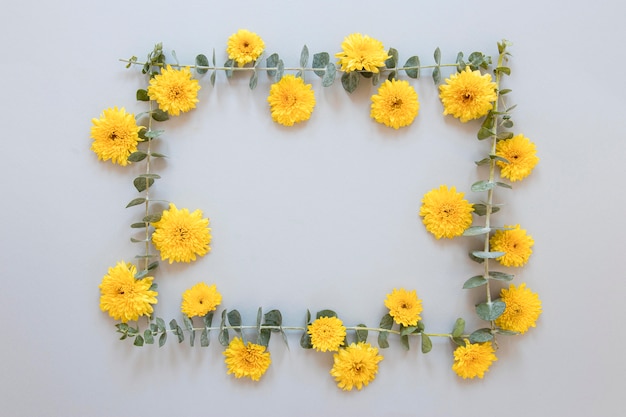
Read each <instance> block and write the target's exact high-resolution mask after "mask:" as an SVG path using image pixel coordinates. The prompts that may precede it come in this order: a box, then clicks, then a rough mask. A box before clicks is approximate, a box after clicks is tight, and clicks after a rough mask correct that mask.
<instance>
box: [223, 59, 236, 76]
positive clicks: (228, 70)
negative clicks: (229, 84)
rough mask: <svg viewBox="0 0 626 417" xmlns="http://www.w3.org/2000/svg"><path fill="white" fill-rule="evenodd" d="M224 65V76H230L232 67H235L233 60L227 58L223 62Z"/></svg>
mask: <svg viewBox="0 0 626 417" xmlns="http://www.w3.org/2000/svg"><path fill="white" fill-rule="evenodd" d="M224 67H225V68H226V71H224V73H225V74H226V78H231V77H232V76H233V72H234V71H233V68H235V60H234V59H229V60H228V61H226V62H225V63H224Z"/></svg>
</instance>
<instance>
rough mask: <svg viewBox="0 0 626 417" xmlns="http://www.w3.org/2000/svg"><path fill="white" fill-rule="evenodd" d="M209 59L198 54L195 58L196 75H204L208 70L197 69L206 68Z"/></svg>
mask: <svg viewBox="0 0 626 417" xmlns="http://www.w3.org/2000/svg"><path fill="white" fill-rule="evenodd" d="M208 66H209V59H208V58H207V57H206V55H204V54H199V55H197V56H196V72H197V73H198V74H206V73H207V72H208V71H209V69H208V68H198V67H208Z"/></svg>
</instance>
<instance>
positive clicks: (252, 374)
mask: <svg viewBox="0 0 626 417" xmlns="http://www.w3.org/2000/svg"><path fill="white" fill-rule="evenodd" d="M223 354H224V356H226V359H225V362H226V365H227V366H228V374H234V375H235V378H242V377H244V376H245V377H248V378H250V379H251V380H253V381H258V380H259V379H261V377H262V376H263V374H264V373H265V371H267V368H269V366H270V364H271V363H272V360H271V358H270V353H269V352H266V351H265V346H261V345H257V344H255V343H250V342H248V344H247V345H245V344H244V343H243V340H241V338H239V337H235V338H234V339H233V340H231V341H230V344H229V345H228V348H227V349H226V350H224V352H223Z"/></svg>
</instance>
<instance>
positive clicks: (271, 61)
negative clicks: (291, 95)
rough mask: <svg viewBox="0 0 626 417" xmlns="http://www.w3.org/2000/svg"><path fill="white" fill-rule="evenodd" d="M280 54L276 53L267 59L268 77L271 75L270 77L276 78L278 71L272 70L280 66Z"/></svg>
mask: <svg viewBox="0 0 626 417" xmlns="http://www.w3.org/2000/svg"><path fill="white" fill-rule="evenodd" d="M278 60H279V58H278V54H276V53H274V54H272V55H270V56H268V57H267V59H266V60H265V65H266V66H267V68H268V69H267V75H269V76H270V77H274V76H276V69H271V68H276V66H277V65H278Z"/></svg>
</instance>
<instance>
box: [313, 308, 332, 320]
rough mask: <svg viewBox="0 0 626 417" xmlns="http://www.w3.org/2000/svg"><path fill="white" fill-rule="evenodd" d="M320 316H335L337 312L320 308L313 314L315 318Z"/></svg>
mask: <svg viewBox="0 0 626 417" xmlns="http://www.w3.org/2000/svg"><path fill="white" fill-rule="evenodd" d="M322 317H337V313H335V312H334V311H333V310H320V311H318V312H317V314H316V315H315V318H316V319H319V318H322Z"/></svg>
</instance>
